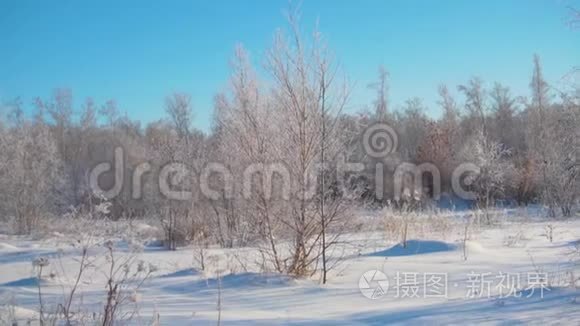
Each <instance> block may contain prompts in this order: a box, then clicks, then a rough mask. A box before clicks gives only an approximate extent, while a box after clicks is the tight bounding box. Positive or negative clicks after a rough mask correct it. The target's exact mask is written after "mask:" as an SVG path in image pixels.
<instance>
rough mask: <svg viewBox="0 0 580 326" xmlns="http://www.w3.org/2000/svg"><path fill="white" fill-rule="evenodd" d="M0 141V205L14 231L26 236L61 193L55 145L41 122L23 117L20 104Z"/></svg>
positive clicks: (51, 211)
mask: <svg viewBox="0 0 580 326" xmlns="http://www.w3.org/2000/svg"><path fill="white" fill-rule="evenodd" d="M12 117H13V120H12V121H13V122H12V125H11V126H10V127H9V128H8V130H6V131H5V132H4V133H3V135H2V139H1V141H0V143H1V145H0V147H2V148H1V149H2V157H1V158H0V189H1V190H0V197H1V200H0V203H1V204H0V205H2V206H3V211H5V212H7V214H8V216H12V217H13V218H14V221H15V231H16V232H17V233H19V234H25V233H30V232H32V231H34V230H35V227H37V226H38V224H39V222H40V221H41V218H42V217H44V216H47V215H48V214H51V213H53V212H54V210H53V209H54V204H55V202H57V200H58V199H59V198H58V196H59V190H60V189H62V188H61V186H62V161H61V160H60V156H59V152H58V147H57V142H56V141H55V139H54V138H53V136H52V134H51V132H50V130H49V126H48V125H46V124H45V123H44V121H42V120H39V119H37V120H29V119H26V118H25V117H24V116H23V112H22V109H21V107H20V103H19V102H16V103H15V106H14V109H13V111H12Z"/></svg>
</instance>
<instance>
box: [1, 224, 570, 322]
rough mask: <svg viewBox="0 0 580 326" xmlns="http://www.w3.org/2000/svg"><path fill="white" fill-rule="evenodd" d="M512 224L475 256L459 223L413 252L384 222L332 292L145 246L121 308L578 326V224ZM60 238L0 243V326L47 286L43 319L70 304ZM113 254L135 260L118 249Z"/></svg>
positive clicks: (249, 257) (97, 279) (99, 279)
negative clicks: (137, 279)
mask: <svg viewBox="0 0 580 326" xmlns="http://www.w3.org/2000/svg"><path fill="white" fill-rule="evenodd" d="M511 215H513V214H511V213H510V214H506V217H507V218H506V219H504V220H503V221H501V222H500V223H499V224H497V225H495V226H491V227H481V228H477V230H473V232H472V234H471V236H470V240H469V241H467V243H466V248H465V249H466V253H467V254H466V255H467V259H465V257H464V256H465V253H464V246H463V230H462V224H461V221H460V219H456V225H455V227H454V228H452V229H451V230H449V231H448V232H446V233H441V232H428V230H427V231H424V230H423V231H422V232H421V233H420V234H419V232H413V231H412V230H411V232H410V238H411V240H409V241H408V242H407V244H406V247H403V246H402V245H401V244H399V243H396V242H395V241H392V240H389V239H387V238H386V237H385V233H384V232H382V231H381V230H380V229H378V228H380V227H381V224H380V223H377V224H376V225H377V230H376V231H374V232H372V231H370V230H368V228H367V230H366V231H364V232H362V233H356V234H349V235H347V236H345V238H344V239H345V245H344V247H343V248H342V249H341V250H339V251H337V252H340V255H341V257H342V259H341V262H340V264H339V265H338V266H337V267H336V268H335V269H334V270H333V271H332V273H331V275H330V279H329V282H328V284H326V285H322V284H320V282H319V280H318V277H317V276H314V277H313V278H311V279H292V278H290V277H287V276H284V275H278V274H274V273H261V272H259V268H258V267H257V265H256V264H255V262H256V261H257V256H256V252H255V250H253V249H252V248H242V249H228V250H225V249H218V248H213V249H212V248H210V249H207V251H206V252H205V255H204V256H205V271H201V270H200V267H199V259H198V258H196V257H198V253H197V252H196V249H193V248H180V249H179V250H177V251H174V252H171V251H165V250H163V249H161V248H159V247H155V246H145V247H144V249H143V251H142V252H140V253H139V254H138V257H137V258H138V259H141V260H143V261H145V262H147V263H151V264H153V265H155V266H157V268H156V269H155V270H154V271H153V272H152V274H151V276H150V277H149V278H148V279H146V280H145V282H144V283H143V285H142V287H141V288H140V290H139V291H138V292H137V293H133V294H131V300H128V301H127V303H125V304H124V305H123V307H122V309H123V310H124V311H126V312H127V313H134V315H132V318H131V323H132V324H139V325H147V324H153V323H154V321H155V320H157V319H158V320H159V322H160V324H162V325H215V324H217V321H218V318H219V319H220V322H221V324H223V325H359V324H360V325H384V324H429V325H433V324H457V325H465V324H474V323H489V324H510V325H511V324H548V325H549V324H569V325H578V324H580V291H579V290H577V289H575V287H574V286H572V285H571V283H572V282H573V281H572V280H577V279H578V275H579V274H580V273H579V270H578V265H577V264H578V261H579V260H580V257H578V256H577V252H576V253H575V251H576V250H577V246H578V245H580V242H579V241H580V220H579V219H578V218H572V219H568V220H560V221H548V220H537V219H535V220H529V219H525V218H513V219H511V218H509V217H510V216H511ZM375 222H376V221H374V222H373V223H375ZM141 227H142V228H147V226H141ZM549 230H552V233H553V241H552V242H550V240H549V237H548V233H549ZM61 238H62V235H61V234H57V235H55V236H54V237H48V238H45V239H42V240H33V239H31V238H23V237H15V236H8V235H0V304H1V305H2V308H1V309H3V312H2V313H0V314H1V315H2V316H3V317H2V318H3V320H2V321H0V324H1V323H2V322H4V323H7V322H8V321H7V320H8V319H7V318H9V317H8V316H11V317H10V318H12V317H15V318H16V319H18V320H20V321H21V322H22V324H23V325H24V324H25V323H26V321H27V320H34V319H35V318H37V315H38V313H37V310H38V307H39V300H38V290H39V285H40V289H41V291H42V296H43V297H42V299H43V304H44V306H45V310H50V309H51V308H54V306H55V305H57V304H58V303H62V302H64V300H63V298H64V296H65V295H66V294H67V293H69V291H70V288H72V286H73V284H74V275H75V272H76V269H75V268H78V267H77V266H78V264H79V262H78V261H79V258H80V255H79V254H80V251H79V250H78V249H75V248H72V247H71V246H70V245H69V244H65V242H64V241H62V240H61ZM116 248H117V249H116V250H118V254H119V255H120V257H122V256H123V255H125V256H129V255H131V254H130V253H129V250H128V245H127V244H126V243H123V242H122V241H120V242H117V243H116ZM89 256H90V257H95V261H94V262H93V265H92V266H91V267H90V271H88V272H87V273H86V274H85V276H84V277H83V279H82V281H81V282H80V287H79V290H78V294H77V296H76V299H75V302H74V303H73V306H74V307H75V309H74V310H75V312H77V315H81V314H82V315H84V316H85V317H84V318H88V320H90V316H91V315H92V314H93V312H99V311H101V310H102V307H103V305H104V300H105V298H106V288H105V285H106V284H105V281H104V280H105V276H104V273H103V271H102V269H103V268H104V266H107V265H106V264H107V261H106V259H105V258H104V257H106V255H104V253H103V252H102V251H100V250H97V249H95V250H94V252H90V253H89ZM38 257H47V258H48V259H49V261H50V265H48V266H47V267H45V268H44V271H43V273H42V275H43V278H42V279H41V281H40V284H39V281H38V279H37V278H36V273H37V270H36V271H35V270H33V266H32V263H31V262H32V261H33V260H34V259H36V258H38ZM369 271H371V272H369ZM376 271H378V273H377V272H376ZM367 272H369V273H367ZM381 272H382V273H384V274H385V276H386V279H385V278H380V276H381V275H382V274H381ZM545 274H546V275H545ZM373 276H375V278H374V279H373ZM544 276H546V277H544ZM379 281H380V282H379ZM574 282H576V281H574ZM387 283H388V284H387ZM366 284H368V287H366V286H365V285H366ZM361 286H362V287H363V289H362V291H361V288H360V287H361ZM543 287H545V288H543ZM369 289H370V291H369ZM381 289H382V290H383V291H382V292H381V291H380V290H381ZM365 294H366V295H367V296H368V295H374V298H367V297H366V296H365ZM218 307H219V309H218ZM79 312H80V313H79ZM218 315H219V317H218ZM87 316H88V317H87ZM33 324H34V322H33Z"/></svg>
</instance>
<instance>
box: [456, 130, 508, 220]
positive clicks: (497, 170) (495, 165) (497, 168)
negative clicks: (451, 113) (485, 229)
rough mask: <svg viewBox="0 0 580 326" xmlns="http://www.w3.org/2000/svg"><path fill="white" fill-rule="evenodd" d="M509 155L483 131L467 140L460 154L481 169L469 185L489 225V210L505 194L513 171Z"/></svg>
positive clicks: (470, 178)
mask: <svg viewBox="0 0 580 326" xmlns="http://www.w3.org/2000/svg"><path fill="white" fill-rule="evenodd" d="M509 153H510V151H509V150H508V149H506V148H505V146H504V145H502V144H500V143H498V142H496V141H493V140H491V139H489V138H487V137H486V136H485V135H484V133H483V131H478V132H477V133H475V134H474V135H473V136H471V138H470V139H468V140H467V142H466V144H465V147H464V148H463V150H462V152H461V154H460V157H461V159H463V160H464V161H465V162H470V163H473V164H475V165H476V166H477V168H478V169H479V173H477V174H474V175H470V176H469V177H468V178H469V180H467V181H468V182H467V183H468V184H470V185H471V188H472V190H473V191H474V192H475V194H476V199H477V202H478V205H479V207H481V208H482V209H483V210H484V213H485V216H486V220H487V222H488V223H489V222H491V218H490V215H489V209H490V208H492V207H493V205H494V202H495V199H496V198H498V196H501V195H502V194H503V191H504V189H505V187H506V180H507V175H508V174H509V173H510V171H511V169H512V165H511V163H510V162H509V160H508V155H509Z"/></svg>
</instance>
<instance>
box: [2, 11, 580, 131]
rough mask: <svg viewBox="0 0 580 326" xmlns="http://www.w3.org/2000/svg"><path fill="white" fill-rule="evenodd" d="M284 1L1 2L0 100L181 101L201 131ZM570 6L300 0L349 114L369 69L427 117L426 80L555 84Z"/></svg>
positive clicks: (571, 42) (563, 59) (431, 97)
mask: <svg viewBox="0 0 580 326" xmlns="http://www.w3.org/2000/svg"><path fill="white" fill-rule="evenodd" d="M287 5H288V1H287V0H253V1H235V0H215V1H209V0H207V1H206V0H203V1H202V0H189V1H178V0H170V1H152V0H151V1H149V0H147V1H145V0H141V1H136V0H124V1H108V0H107V1H88V0H87V1H72V0H69V1H66V0H53V1H38V0H34V1H32V0H0V99H1V100H4V101H6V100H8V99H11V98H14V97H16V96H20V97H22V99H23V100H24V102H25V103H31V102H32V99H33V98H34V97H35V96H41V97H43V98H47V97H49V96H50V94H51V93H52V90H53V89H55V88H58V87H66V88H71V89H72V90H73V93H74V97H75V101H76V102H77V103H80V102H81V101H82V100H83V98H85V97H87V96H91V97H93V98H94V99H95V100H96V101H97V102H104V101H105V100H107V99H110V98H113V99H115V100H116V101H117V102H118V104H119V108H120V110H121V111H122V112H126V113H127V114H128V115H129V116H130V117H131V118H133V119H139V120H141V121H143V122H150V121H153V120H157V119H159V118H162V117H163V116H164V111H163V102H164V98H165V96H167V95H169V94H171V93H172V92H174V91H181V92H187V93H190V94H191V95H192V99H193V104H194V112H195V117H196V119H195V122H194V124H195V125H196V126H197V127H199V128H201V129H203V130H208V129H209V126H210V123H211V115H212V107H213V96H214V95H215V94H216V92H218V91H220V90H223V89H224V88H225V87H226V86H227V78H228V74H229V72H228V71H229V66H228V65H229V64H228V62H229V60H230V58H231V56H232V54H233V50H234V47H235V45H236V44H237V43H242V44H244V46H245V47H246V48H247V49H248V50H249V52H250V54H251V56H252V59H253V61H254V62H255V63H256V64H257V65H260V64H261V63H262V62H263V58H264V51H265V50H266V49H267V48H268V46H269V45H270V44H271V40H272V37H273V34H274V32H275V30H276V28H278V27H285V19H284V16H283V11H284V10H285V9H286V8H287ZM569 5H573V6H575V7H580V3H579V1H577V0H485V1H463V0H361V1H354V0H349V1H347V0H304V1H303V3H302V13H303V14H302V16H303V17H302V22H303V27H304V29H305V30H311V28H312V27H314V24H315V22H316V19H319V22H320V30H321V31H322V33H323V34H324V35H325V37H326V39H327V40H328V43H329V45H330V47H331V49H332V50H333V52H334V53H335V55H336V57H337V58H338V59H339V60H340V63H341V64H342V66H343V68H344V70H345V72H346V73H347V74H348V76H349V79H350V80H351V82H353V83H354V89H353V95H352V98H351V102H350V107H349V110H353V111H354V110H358V109H360V108H362V107H364V106H365V105H368V104H369V103H371V102H372V95H373V94H372V91H371V90H369V89H368V88H367V87H366V86H367V85H368V84H369V83H371V82H373V81H374V80H375V78H376V75H377V68H378V66H379V65H384V66H385V67H386V68H387V69H388V70H389V72H390V74H391V105H392V106H393V107H394V108H397V107H399V106H400V105H402V104H403V103H404V101H405V100H406V99H408V98H410V97H414V96H417V97H420V98H422V99H423V100H424V102H425V104H427V105H428V106H429V110H430V114H432V115H435V116H436V115H437V114H438V112H439V109H438V108H437V107H436V101H437V92H436V91H437V85H439V84H440V83H446V84H448V85H449V86H450V87H452V88H453V89H454V88H455V86H456V85H458V84H461V83H465V82H466V81H467V80H468V79H469V78H470V77H471V76H480V77H481V78H483V79H484V80H485V81H486V82H487V84H488V85H491V84H492V83H493V82H494V81H499V82H502V83H504V84H506V85H508V86H510V87H511V88H512V91H513V93H515V94H516V95H526V94H527V93H528V82H529V78H530V75H531V70H532V56H533V54H534V53H538V54H539V55H540V56H541V58H542V61H543V64H544V70H545V75H546V78H547V79H548V81H550V82H552V83H555V84H557V83H558V81H560V79H561V78H562V77H563V76H564V75H565V74H566V73H567V72H569V71H570V69H571V67H573V66H578V65H580V30H576V31H573V30H571V29H570V28H569V27H568V26H567V25H566V19H567V6H569Z"/></svg>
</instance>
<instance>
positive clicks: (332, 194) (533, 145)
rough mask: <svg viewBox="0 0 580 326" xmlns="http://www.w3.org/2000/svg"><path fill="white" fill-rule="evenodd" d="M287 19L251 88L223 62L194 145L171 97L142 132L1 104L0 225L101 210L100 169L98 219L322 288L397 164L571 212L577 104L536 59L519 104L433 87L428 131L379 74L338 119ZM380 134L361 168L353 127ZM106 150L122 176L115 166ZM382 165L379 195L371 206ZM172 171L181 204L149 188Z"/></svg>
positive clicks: (68, 110) (318, 43)
mask: <svg viewBox="0 0 580 326" xmlns="http://www.w3.org/2000/svg"><path fill="white" fill-rule="evenodd" d="M289 18H290V19H289V21H290V29H289V37H287V36H286V35H285V34H284V33H282V32H280V33H278V34H277V35H276V37H275V40H274V43H273V45H272V47H271V48H270V49H269V50H268V52H267V55H266V65H265V71H266V73H267V74H266V75H264V76H262V78H260V77H259V76H258V74H257V73H256V71H255V70H254V69H253V67H252V65H251V63H250V60H249V59H248V56H247V54H246V52H245V51H244V50H243V48H242V47H241V46H240V47H238V48H237V49H236V52H235V56H234V59H233V61H232V73H231V78H230V86H231V87H230V89H229V91H227V92H225V93H220V94H218V95H217V96H216V98H215V113H214V116H215V119H214V123H213V127H212V131H211V133H210V134H207V135H206V134H204V133H202V132H200V131H199V130H196V129H194V128H193V127H192V117H193V114H192V101H191V98H190V96H189V95H187V94H184V93H176V94H173V95H170V96H168V97H167V99H166V103H165V109H166V114H167V118H166V119H163V120H160V121H157V122H153V123H150V124H148V125H146V126H141V125H140V123H139V122H137V121H133V120H131V119H129V118H128V117H127V116H123V115H120V114H119V109H118V108H117V106H116V104H115V102H114V101H109V102H106V103H105V104H104V105H102V106H99V105H97V104H95V103H94V102H93V101H92V100H91V99H87V100H86V101H85V102H84V104H83V105H82V107H81V108H74V107H73V100H72V93H71V92H70V91H69V90H57V91H56V92H55V93H54V96H53V98H51V99H48V100H43V99H37V100H36V101H35V103H34V106H35V108H36V110H35V112H36V113H35V114H34V116H33V117H30V116H28V115H25V114H24V110H23V104H22V102H21V101H20V100H15V101H13V102H11V103H7V105H6V107H7V108H9V114H8V115H7V117H5V119H3V121H2V122H1V123H0V151H1V152H2V153H3V155H2V156H1V157H0V214H1V216H2V217H6V218H10V219H13V221H14V222H15V226H16V229H15V231H16V232H18V233H28V232H31V231H33V230H34V229H35V228H36V227H38V226H40V225H42V220H43V217H45V216H47V215H49V214H54V215H59V214H63V213H64V212H66V211H67V210H68V209H69V208H70V207H76V208H78V209H81V210H82V209H85V210H88V209H91V207H94V205H93V204H94V203H95V202H98V201H101V200H103V198H102V194H101V195H98V196H97V195H95V193H94V191H93V190H94V189H92V188H91V187H90V174H91V171H92V169H93V168H94V167H95V166H96V165H98V164H100V163H103V162H110V163H111V165H112V166H113V167H114V168H117V169H118V168H119V167H120V168H121V169H123V171H124V173H121V174H119V173H118V171H115V172H112V173H106V174H103V175H102V176H101V178H100V179H99V185H100V186H101V187H102V188H104V189H109V188H112V187H113V186H114V185H115V182H118V181H119V180H117V181H116V178H119V176H120V177H121V178H122V181H123V183H122V184H123V187H122V188H120V189H119V193H118V194H116V196H113V197H112V198H108V200H110V201H111V203H112V210H111V216H110V217H111V218H140V217H144V216H151V217H156V218H158V219H159V221H160V223H161V226H162V227H163V229H164V230H165V237H166V244H167V246H168V248H169V249H175V248H176V247H177V246H178V245H179V244H180V243H185V242H193V243H198V244H202V243H209V242H215V243H219V244H220V245H221V246H224V247H233V246H241V245H246V244H253V245H257V246H258V247H260V248H261V250H260V251H261V253H262V259H263V264H264V266H265V268H267V269H272V270H275V271H278V272H284V273H290V274H294V275H308V274H310V273H313V272H316V271H319V270H321V271H322V278H323V280H326V272H327V271H328V270H329V269H330V268H331V267H332V264H333V262H332V260H331V259H330V257H331V256H332V255H330V254H329V253H330V252H331V251H332V249H333V245H334V244H336V243H337V241H339V239H338V235H340V234H342V233H343V231H344V230H346V229H347V228H348V227H349V222H351V221H352V218H351V217H352V215H353V209H354V207H356V206H357V205H359V204H368V203H373V204H379V205H383V204H386V203H387V202H388V201H392V200H393V199H395V198H394V193H395V192H394V191H393V188H392V185H393V175H394V172H395V170H396V168H397V167H398V166H399V165H400V164H401V163H403V162H409V163H414V164H420V163H426V162H428V163H432V164H434V165H435V166H437V168H438V169H439V171H440V173H441V181H442V185H441V187H442V189H443V190H445V191H450V190H451V183H452V174H453V170H454V169H455V168H456V167H457V166H458V165H459V164H461V163H464V162H471V163H474V164H475V165H476V166H477V167H478V168H479V169H480V173H479V175H477V176H476V177H474V178H473V180H471V181H470V182H469V183H470V184H471V186H470V187H471V188H470V189H471V190H473V191H474V192H475V193H476V194H477V198H476V200H477V203H479V204H480V205H482V206H484V207H490V206H493V205H494V204H495V202H496V200H498V199H509V200H515V201H517V202H519V203H521V204H526V203H530V202H541V203H544V204H546V205H547V206H548V207H549V208H550V212H551V214H553V215H556V214H557V213H558V212H560V213H561V214H562V215H565V216H570V215H571V214H572V209H573V205H574V204H575V203H576V201H577V200H578V195H579V193H580V189H579V188H580V187H579V184H580V182H578V181H579V180H578V174H579V171H580V166H579V163H578V153H579V148H580V146H579V143H578V142H579V139H580V137H579V136H580V135H579V132H580V127H579V126H580V109H579V104H580V101H579V100H580V92H579V90H578V88H577V85H576V91H575V92H566V93H562V92H557V91H556V90H555V89H553V88H551V87H550V85H549V84H548V83H547V81H546V80H545V79H544V77H543V75H542V67H541V64H540V59H539V57H537V56H536V57H534V62H533V73H532V76H531V80H530V91H531V95H530V97H529V98H516V97H514V96H513V95H512V94H511V93H510V90H509V88H508V87H506V86H504V85H501V84H498V83H496V84H495V85H494V86H493V87H492V88H486V87H485V84H484V83H483V82H482V81H481V80H480V79H478V78H473V79H472V80H469V81H468V82H467V83H466V84H465V85H460V86H459V87H458V91H459V92H460V93H461V95H462V99H463V101H462V102H459V101H457V100H456V99H455V98H454V97H453V95H452V92H451V91H450V90H449V89H448V88H447V87H446V86H441V87H440V88H439V90H438V91H439V95H440V102H439V104H440V106H441V109H442V111H443V115H442V117H441V118H439V119H434V118H433V117H431V116H429V115H428V114H427V109H426V108H425V106H424V105H423V104H422V102H421V100H420V99H411V100H409V101H407V102H406V104H405V105H404V106H403V108H402V109H400V110H392V109H391V107H390V105H389V99H388V83H389V79H388V77H389V76H388V73H387V72H386V70H385V69H382V68H381V69H380V71H379V78H378V81H377V82H376V83H373V84H372V87H373V88H374V89H376V91H377V96H376V99H375V101H374V102H373V108H372V109H370V110H364V111H362V113H357V114H351V113H347V112H345V111H344V108H345V105H346V103H347V102H348V97H349V91H350V89H349V86H348V84H347V82H346V78H345V77H344V76H343V75H342V72H341V69H340V67H339V66H337V65H336V63H335V62H333V60H332V59H333V56H332V53H331V52H330V51H329V50H328V48H327V46H326V44H325V42H324V40H323V39H322V37H321V35H320V33H318V32H317V31H316V32H315V33H314V34H313V37H312V38H307V39H304V38H303V37H302V34H303V33H301V31H300V29H299V25H298V23H297V21H296V20H297V19H296V15H295V14H291V15H290V17H289ZM77 114H78V115H77ZM378 122H381V123H386V124H388V125H390V126H391V127H393V128H394V129H395V130H396V131H397V133H398V140H399V146H398V148H397V151H396V152H395V153H392V154H391V155H389V156H388V157H386V158H383V159H377V158H373V157H369V156H368V155H367V153H365V151H364V148H363V146H362V144H361V135H362V134H363V133H364V130H365V129H366V128H368V127H369V126H371V125H373V124H374V123H378ZM119 147H120V148H122V149H123V151H122V153H121V154H122V157H123V162H122V163H123V165H121V166H119V165H117V164H116V163H114V161H115V149H116V148H119ZM379 161H380V163H382V165H381V166H382V169H384V170H383V171H382V172H383V173H382V178H383V179H384V180H383V181H384V184H385V185H383V187H384V189H382V190H381V191H384V193H385V194H384V196H381V197H380V198H377V196H375V194H376V193H377V191H378V189H376V182H375V181H376V179H375V177H376V175H377V171H376V166H377V165H376V163H377V162H379ZM144 162H147V164H145V165H144V164H142V163H144ZM172 162H181V163H182V165H180V166H181V168H183V170H184V171H183V173H180V172H178V173H175V171H174V173H172V174H171V175H166V176H164V177H166V178H170V179H171V180H172V181H173V182H172V183H174V185H175V186H176V187H177V188H179V189H181V190H187V191H188V193H191V194H192V195H191V196H189V197H186V198H181V200H177V199H175V198H169V197H167V196H165V195H164V193H163V189H161V188H160V187H159V178H158V177H157V176H159V173H160V172H161V170H162V167H164V166H166V165H167V164H170V163H172ZM343 162H358V163H363V165H362V168H360V169H359V170H358V172H355V173H350V174H349V175H347V176H342V175H340V174H338V173H337V172H336V170H337V167H338V165H340V164H342V163H343ZM214 163H219V167H220V168H221V169H223V168H224V167H225V168H226V169H227V171H229V173H213V174H211V175H210V176H209V178H208V180H210V184H209V185H208V186H209V187H211V189H213V190H216V189H217V190H219V191H218V193H219V194H220V196H217V197H213V198H208V197H207V196H203V195H202V194H201V192H200V191H199V190H200V189H199V187H198V186H197V184H196V183H195V182H188V180H191V179H192V178H193V179H195V178H197V177H199V174H200V173H202V170H203V168H207V167H208V166H210V165H211V164H214ZM250 166H251V167H252V169H254V170H253V172H256V175H255V176H253V177H251V179H250V180H251V184H250V187H248V185H247V184H245V183H244V182H243V180H245V179H244V178H245V177H246V174H247V173H248V167H250ZM137 170H139V171H141V172H139V173H137V174H138V176H139V178H137V179H136V178H135V175H136V171H137ZM116 172H117V173H116ZM214 172H215V171H214ZM218 172H219V171H218ZM221 172H223V171H221ZM230 179H231V180H230ZM141 181H142V182H141ZM423 181H424V182H423V185H424V189H414V190H413V191H412V193H413V194H414V195H413V196H411V197H413V200H417V201H418V202H420V203H425V202H428V201H429V198H430V197H432V195H433V189H434V187H435V185H434V184H433V183H434V182H435V181H436V180H435V178H430V177H428V176H427V177H425V178H424V180H423ZM288 182H289V183H290V184H291V187H290V190H289V193H285V192H286V187H285V185H286V183H288ZM231 185H233V186H231ZM339 185H346V186H344V187H340V186H339ZM136 188H139V189H138V193H137V195H135V191H136ZM271 189H273V191H270V190H271ZM346 190H348V191H346ZM396 199H398V200H404V199H400V198H396Z"/></svg>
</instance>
